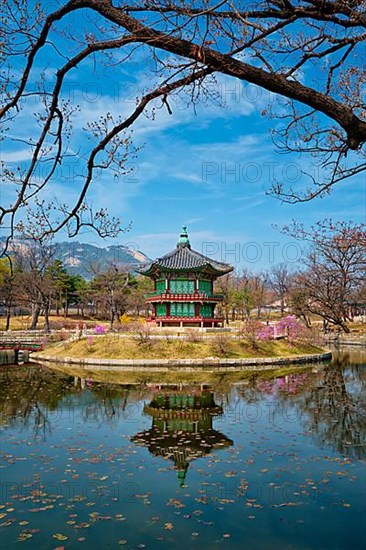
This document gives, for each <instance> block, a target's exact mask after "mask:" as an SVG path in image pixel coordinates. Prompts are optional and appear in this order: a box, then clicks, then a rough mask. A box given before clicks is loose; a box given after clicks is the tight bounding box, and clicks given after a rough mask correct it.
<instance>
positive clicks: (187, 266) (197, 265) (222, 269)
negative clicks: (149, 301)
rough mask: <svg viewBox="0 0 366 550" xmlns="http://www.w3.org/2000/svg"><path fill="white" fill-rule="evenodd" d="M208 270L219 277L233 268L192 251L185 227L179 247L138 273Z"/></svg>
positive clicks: (143, 267) (140, 269)
mask: <svg viewBox="0 0 366 550" xmlns="http://www.w3.org/2000/svg"><path fill="white" fill-rule="evenodd" d="M205 268H206V269H207V270H208V271H210V272H211V273H214V274H216V275H218V276H220V275H225V274H226V273H230V271H232V270H233V267H232V266H231V265H229V264H225V263H222V262H217V261H216V260H212V259H211V258H209V257H208V256H204V255H203V254H200V253H199V252H197V251H196V250H192V249H191V244H190V242H189V238H188V233H187V228H186V227H183V228H182V231H181V234H180V236H179V240H178V243H177V246H176V248H175V249H174V250H172V251H171V252H168V254H165V256H162V257H161V258H157V259H156V260H154V261H153V262H149V263H148V264H145V265H143V266H142V267H141V268H139V269H138V270H137V271H138V272H139V273H142V274H143V275H153V274H154V273H156V272H157V271H197V270H198V271H203V270H204V269H205Z"/></svg>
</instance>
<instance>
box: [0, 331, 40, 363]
mask: <svg viewBox="0 0 366 550" xmlns="http://www.w3.org/2000/svg"><path fill="white" fill-rule="evenodd" d="M43 348H44V343H43V341H39V340H38V341H35V340H29V339H19V340H18V339H15V338H14V339H13V338H1V337H0V364H1V365H3V364H10V363H19V362H27V361H28V357H29V353H30V352H32V351H42V350H43ZM2 352H3V353H2Z"/></svg>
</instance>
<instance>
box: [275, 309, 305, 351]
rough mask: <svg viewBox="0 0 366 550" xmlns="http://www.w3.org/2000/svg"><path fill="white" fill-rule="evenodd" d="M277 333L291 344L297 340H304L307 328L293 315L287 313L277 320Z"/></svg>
mask: <svg viewBox="0 0 366 550" xmlns="http://www.w3.org/2000/svg"><path fill="white" fill-rule="evenodd" d="M276 329H277V333H278V334H282V335H283V336H286V337H287V339H288V342H289V344H291V345H293V344H294V343H295V342H297V341H299V340H304V339H306V337H307V329H306V327H305V325H303V324H302V323H301V322H300V321H299V320H298V319H296V317H295V315H288V316H287V317H283V318H282V319H281V320H280V321H278V323H277V325H276Z"/></svg>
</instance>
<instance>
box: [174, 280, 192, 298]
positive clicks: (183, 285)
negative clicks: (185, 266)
mask: <svg viewBox="0 0 366 550" xmlns="http://www.w3.org/2000/svg"><path fill="white" fill-rule="evenodd" d="M170 292H172V293H173V294H193V292H194V281H192V280H189V279H175V280H171V281H170Z"/></svg>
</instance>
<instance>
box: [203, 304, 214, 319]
mask: <svg viewBox="0 0 366 550" xmlns="http://www.w3.org/2000/svg"><path fill="white" fill-rule="evenodd" d="M200 316H201V317H213V314H212V305H211V304H203V305H201V306H200Z"/></svg>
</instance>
